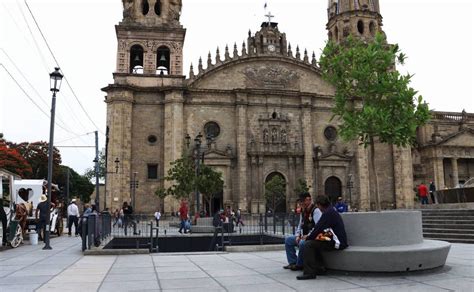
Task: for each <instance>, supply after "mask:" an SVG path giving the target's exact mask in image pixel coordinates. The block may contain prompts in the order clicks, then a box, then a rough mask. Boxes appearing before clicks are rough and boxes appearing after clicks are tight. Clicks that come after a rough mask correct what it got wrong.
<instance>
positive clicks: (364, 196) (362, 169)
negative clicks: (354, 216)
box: [354, 145, 370, 210]
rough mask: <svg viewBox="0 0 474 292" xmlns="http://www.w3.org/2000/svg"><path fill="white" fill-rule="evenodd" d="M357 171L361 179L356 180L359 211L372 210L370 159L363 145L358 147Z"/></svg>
mask: <svg viewBox="0 0 474 292" xmlns="http://www.w3.org/2000/svg"><path fill="white" fill-rule="evenodd" d="M356 155H357V160H356V165H357V171H358V173H359V178H358V179H354V181H355V183H354V184H356V183H357V182H358V187H359V209H360V210H370V181H369V159H368V150H367V149H366V148H364V146H363V145H359V146H358V147H357V154H356Z"/></svg>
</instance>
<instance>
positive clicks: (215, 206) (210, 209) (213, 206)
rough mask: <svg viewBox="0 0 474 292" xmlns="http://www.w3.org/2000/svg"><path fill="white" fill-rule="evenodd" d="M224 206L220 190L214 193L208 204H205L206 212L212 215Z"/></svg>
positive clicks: (222, 193) (222, 194)
mask: <svg viewBox="0 0 474 292" xmlns="http://www.w3.org/2000/svg"><path fill="white" fill-rule="evenodd" d="M223 208H224V192H223V191H220V192H218V193H216V194H215V195H214V197H213V198H212V199H211V201H210V204H208V205H207V206H206V213H207V214H209V216H213V215H214V214H215V213H216V212H217V211H219V210H221V209H223Z"/></svg>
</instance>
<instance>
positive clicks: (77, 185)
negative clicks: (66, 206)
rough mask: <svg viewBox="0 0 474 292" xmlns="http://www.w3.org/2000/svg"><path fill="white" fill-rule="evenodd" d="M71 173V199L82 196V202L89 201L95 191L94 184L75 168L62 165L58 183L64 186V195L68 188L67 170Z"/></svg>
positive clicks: (57, 179) (57, 178)
mask: <svg viewBox="0 0 474 292" xmlns="http://www.w3.org/2000/svg"><path fill="white" fill-rule="evenodd" d="M68 171H69V172H70V173H69V174H70V175H69V200H71V199H72V198H80V199H81V201H82V202H89V201H90V198H91V195H92V193H93V192H94V189H95V187H94V184H92V183H91V182H90V179H89V178H88V177H86V176H85V175H80V174H78V173H77V172H76V171H74V169H72V168H70V167H68V166H64V165H61V166H60V171H59V175H58V176H57V177H56V180H55V181H56V183H57V184H58V185H59V186H60V187H61V188H62V191H63V194H64V197H66V189H67V172H68Z"/></svg>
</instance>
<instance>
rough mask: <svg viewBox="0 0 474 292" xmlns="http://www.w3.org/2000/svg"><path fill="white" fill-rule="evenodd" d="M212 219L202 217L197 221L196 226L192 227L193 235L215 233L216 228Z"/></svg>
mask: <svg viewBox="0 0 474 292" xmlns="http://www.w3.org/2000/svg"><path fill="white" fill-rule="evenodd" d="M212 220H213V218H212V217H202V218H197V219H196V225H192V226H191V232H192V233H214V230H215V227H214V225H212Z"/></svg>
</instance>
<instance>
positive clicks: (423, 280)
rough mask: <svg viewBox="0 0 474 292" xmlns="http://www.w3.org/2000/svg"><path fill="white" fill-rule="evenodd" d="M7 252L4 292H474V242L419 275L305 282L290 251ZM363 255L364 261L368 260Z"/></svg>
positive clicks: (75, 248)
mask: <svg viewBox="0 0 474 292" xmlns="http://www.w3.org/2000/svg"><path fill="white" fill-rule="evenodd" d="M51 246H52V247H53V250H50V251H44V250H42V247H43V245H42V244H40V245H38V246H31V245H27V244H25V245H22V246H21V247H19V248H17V249H7V250H3V251H0V291H1V292H4V291H5V292H6V291H81V292H85V291H115V292H117V291H145V290H149V291H193V292H197V291H245V292H250V291H259V292H263V291H338V290H347V291H397V292H401V291H430V292H431V291H433V292H435V291H468V292H474V245H468V244H453V245H452V248H451V251H450V253H449V257H448V260H447V263H446V266H444V267H443V268H439V269H435V270H431V271H424V272H413V273H396V274H361V273H343V272H330V273H329V274H328V275H326V276H318V278H317V279H316V280H308V281H297V280H296V278H295V277H296V275H298V273H299V272H292V271H288V270H283V269H282V266H283V265H284V264H285V253H284V251H271V252H254V253H213V254H209V253H200V254H198V253H196V254H180V255H176V254H175V255H173V254H167V255H166V254H147V255H120V256H83V255H82V253H81V251H80V239H79V238H76V237H67V236H62V237H60V238H53V239H52V240H51ZM361 260H363V259H361Z"/></svg>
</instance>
